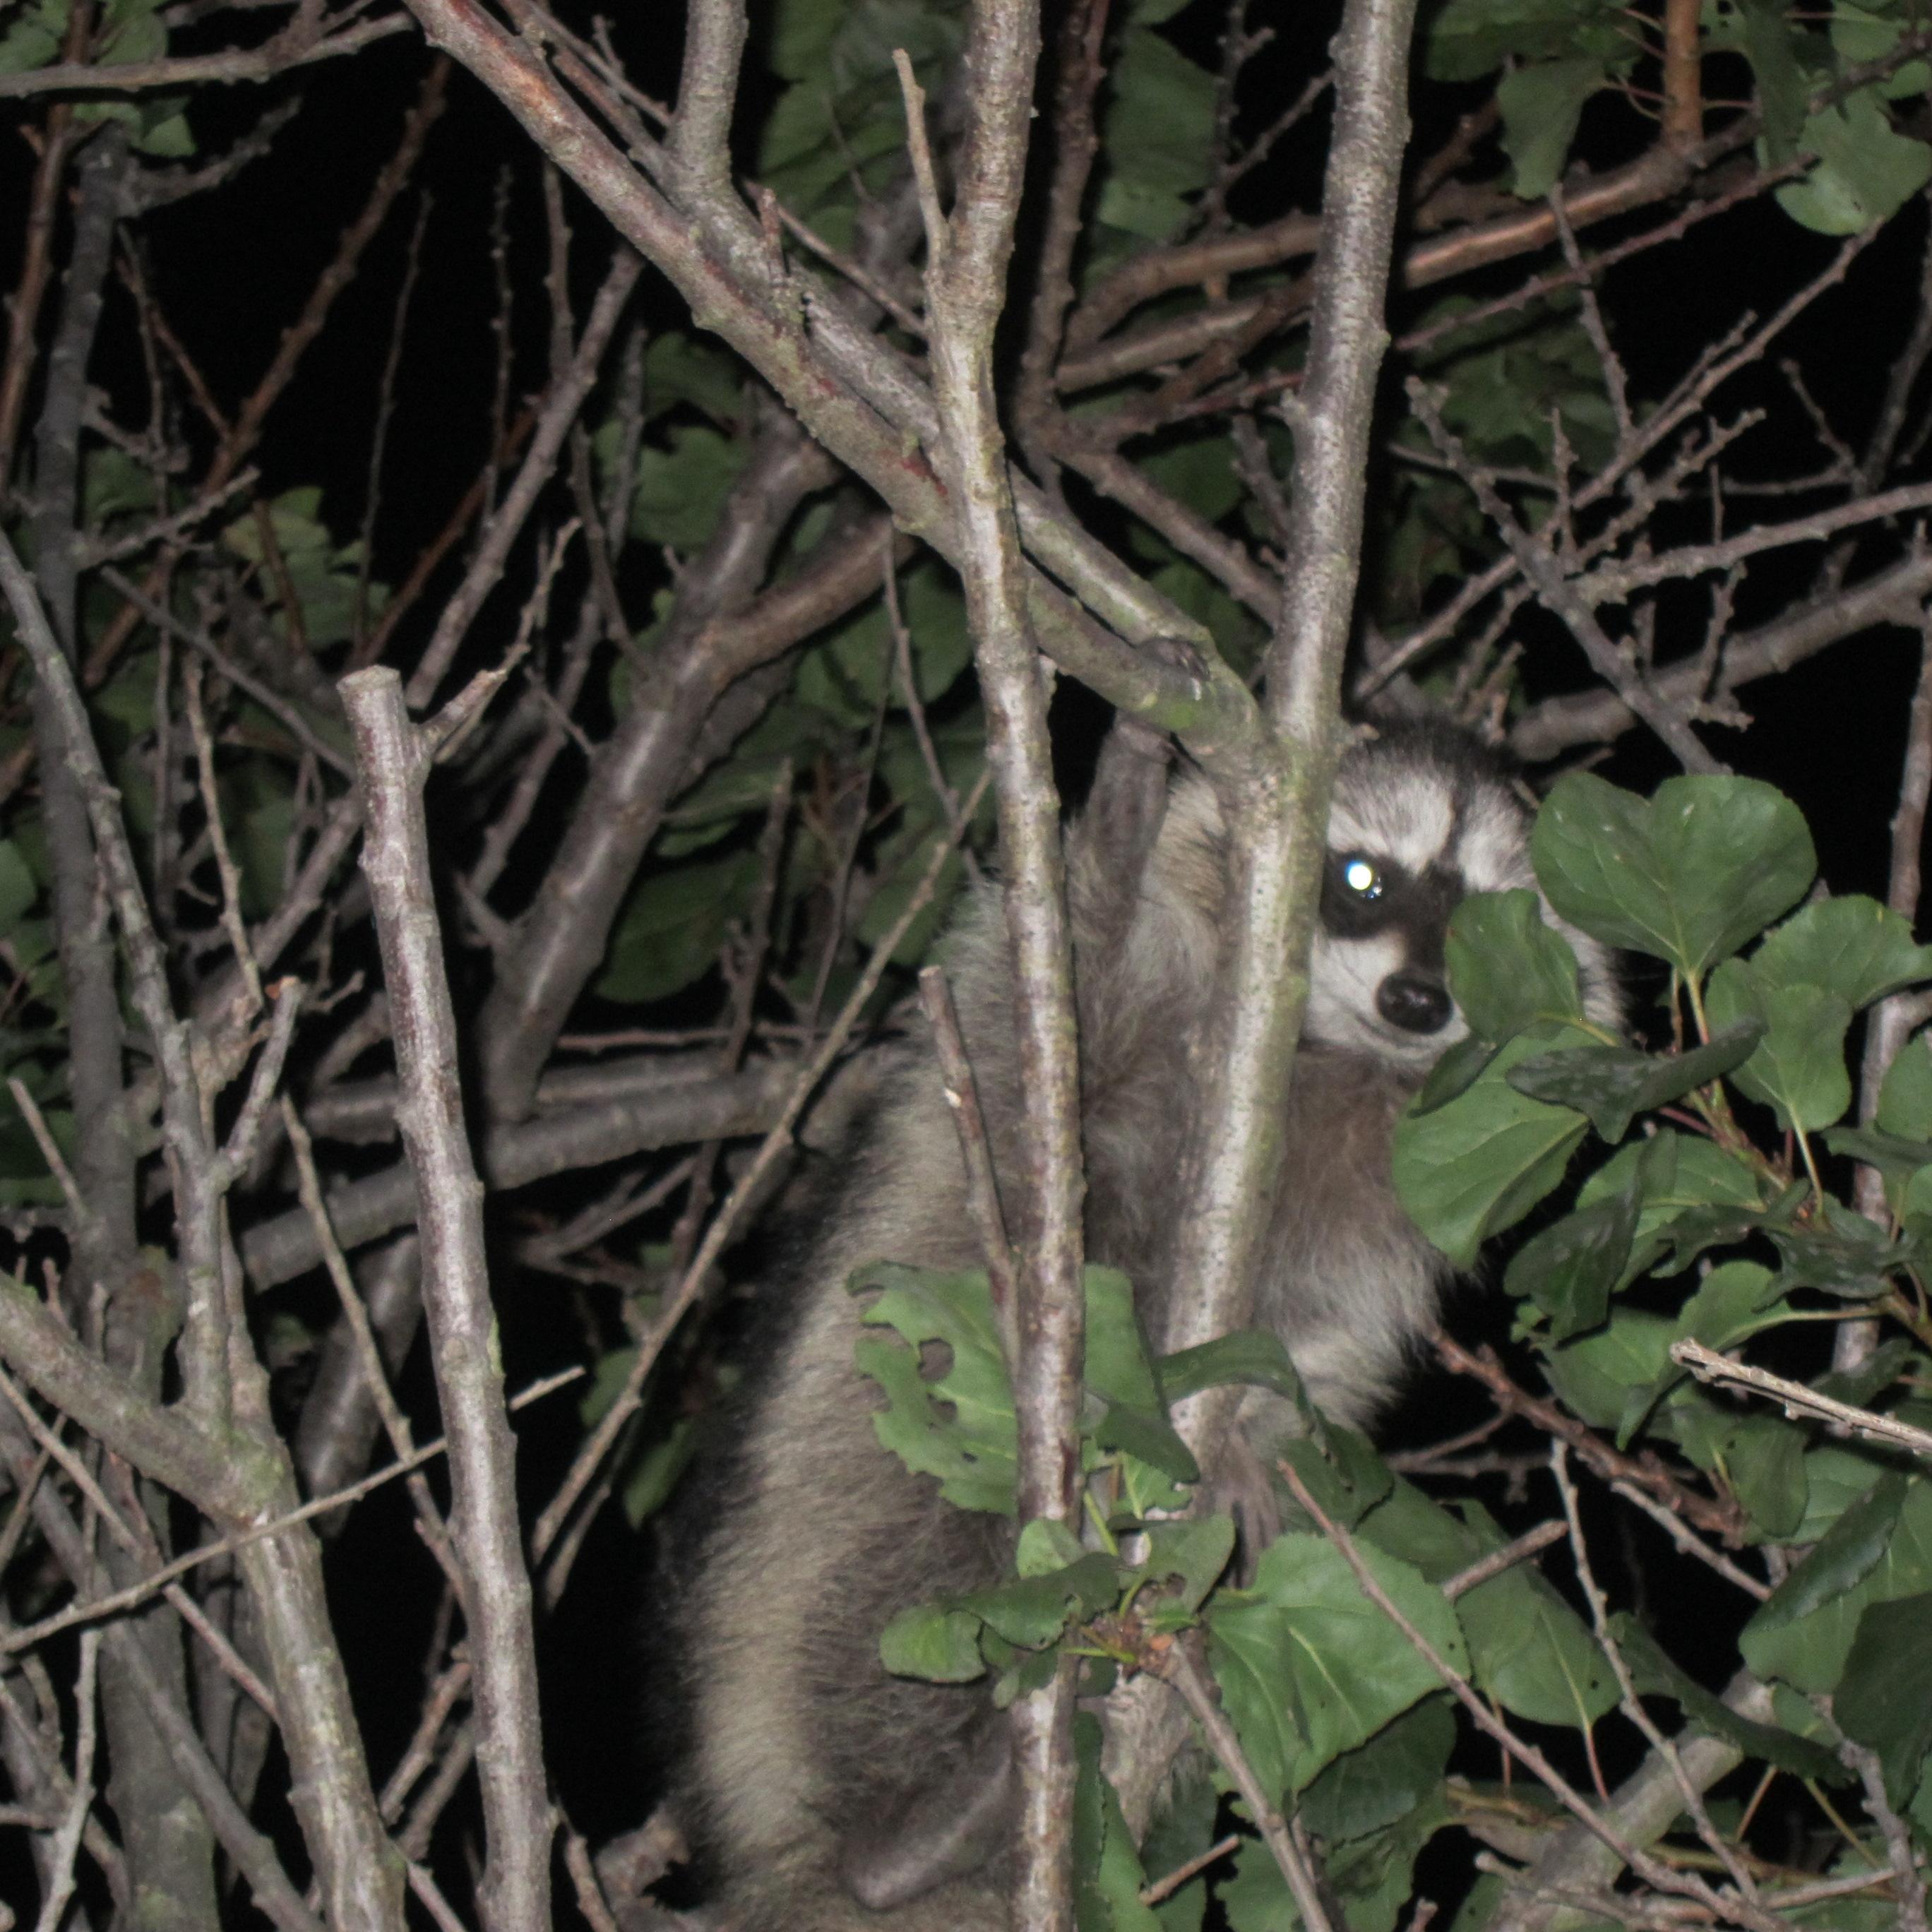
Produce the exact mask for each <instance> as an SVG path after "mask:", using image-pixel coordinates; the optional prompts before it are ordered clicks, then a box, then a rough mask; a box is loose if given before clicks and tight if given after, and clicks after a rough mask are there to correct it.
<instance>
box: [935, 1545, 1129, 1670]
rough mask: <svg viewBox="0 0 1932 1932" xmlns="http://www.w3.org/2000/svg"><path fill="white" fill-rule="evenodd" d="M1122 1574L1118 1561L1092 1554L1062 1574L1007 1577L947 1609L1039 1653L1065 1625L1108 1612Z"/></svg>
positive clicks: (1118, 1591)
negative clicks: (974, 1619) (973, 1619)
mask: <svg viewBox="0 0 1932 1932" xmlns="http://www.w3.org/2000/svg"><path fill="white" fill-rule="evenodd" d="M1121 1574H1122V1573H1121V1562H1120V1559H1118V1557H1114V1556H1109V1555H1107V1553H1106V1552H1105V1551H1104V1550H1092V1551H1090V1552H1089V1553H1088V1554H1087V1555H1085V1556H1082V1557H1081V1558H1080V1559H1079V1561H1078V1562H1073V1563H1070V1564H1068V1565H1067V1566H1066V1568H1064V1569H1061V1570H1049V1571H1047V1572H1046V1574H1044V1575H1043V1576H1034V1577H1013V1578H1010V1579H1009V1580H1007V1582H1006V1583H1001V1584H998V1585H997V1586H995V1588H993V1589H990V1590H975V1591H973V1592H971V1593H969V1594H968V1595H965V1596H959V1597H950V1598H947V1607H948V1608H949V1609H950V1610H956V1611H964V1612H965V1613H967V1614H968V1616H973V1617H977V1619H979V1620H980V1622H983V1623H986V1624H989V1625H992V1628H994V1629H995V1631H998V1633H999V1634H1000V1635H1001V1637H1004V1638H1005V1639H1006V1640H1007V1643H1011V1644H1017V1645H1019V1646H1020V1647H1021V1648H1022V1649H1025V1650H1040V1649H1044V1648H1045V1646H1047V1645H1048V1644H1050V1643H1053V1642H1054V1641H1055V1640H1056V1639H1058V1637H1059V1636H1060V1634H1061V1632H1062V1631H1064V1630H1065V1629H1066V1628H1067V1625H1068V1624H1069V1623H1070V1622H1082V1623H1084V1622H1085V1621H1086V1620H1087V1619H1088V1618H1090V1617H1092V1616H1097V1614H1098V1613H1100V1611H1102V1610H1110V1609H1112V1607H1113V1606H1114V1605H1115V1604H1116V1603H1118V1601H1120V1597H1121Z"/></svg>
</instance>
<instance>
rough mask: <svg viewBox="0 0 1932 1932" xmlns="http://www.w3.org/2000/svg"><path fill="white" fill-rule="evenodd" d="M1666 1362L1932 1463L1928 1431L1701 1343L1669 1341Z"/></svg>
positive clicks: (1787, 1411)
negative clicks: (1907, 1450)
mask: <svg viewBox="0 0 1932 1932" xmlns="http://www.w3.org/2000/svg"><path fill="white" fill-rule="evenodd" d="M1670 1358H1671V1360H1672V1361H1674V1362H1679V1363H1681V1364H1682V1365H1683V1366H1684V1367H1685V1368H1687V1369H1688V1370H1690V1371H1691V1373H1692V1374H1693V1375H1694V1376H1696V1377H1697V1379H1698V1380H1699V1381H1700V1382H1716V1383H1719V1384H1723V1385H1729V1386H1730V1387H1731V1388H1741V1389H1745V1390H1748V1391H1749V1392H1750V1393H1751V1394H1753V1395H1755V1396H1760V1397H1763V1398H1764V1399H1765V1400H1767V1401H1770V1402H1775V1403H1781V1404H1782V1405H1783V1407H1784V1412H1785V1414H1786V1415H1787V1416H1791V1417H1794V1418H1795V1417H1796V1416H1799V1415H1811V1416H1817V1417H1820V1418H1823V1420H1824V1421H1827V1422H1831V1423H1835V1424H1837V1425H1838V1427H1840V1428H1841V1429H1843V1430H1849V1431H1850V1432H1851V1433H1853V1434H1855V1435H1858V1436H1863V1437H1864V1439H1866V1440H1867V1442H1885V1443H1889V1444H1890V1445H1892V1446H1893V1447H1894V1448H1900V1449H1909V1451H1911V1452H1912V1454H1913V1455H1915V1456H1923V1457H1926V1458H1927V1460H1932V1430H1925V1429H1918V1428H1915V1427H1913V1426H1912V1424H1910V1423H1909V1422H1900V1421H1897V1420H1896V1419H1895V1418H1894V1417H1891V1416H1889V1415H1879V1413H1878V1412H1876V1410H1875V1409H1855V1408H1853V1407H1852V1405H1851V1404H1850V1403H1848V1402H1840V1401H1839V1400H1838V1399H1837V1397H1834V1396H1829V1395H1820V1394H1819V1393H1818V1391H1817V1390H1816V1389H1810V1388H1806V1387H1805V1385H1804V1384H1803V1383H1802V1382H1787V1380H1786V1379H1785V1378H1784V1376H1775V1375H1773V1374H1772V1373H1771V1372H1770V1370H1768V1369H1759V1368H1754V1367H1752V1366H1751V1364H1750V1363H1748V1362H1739V1361H1733V1359H1732V1358H1730V1356H1729V1355H1720V1354H1719V1353H1718V1351H1717V1350H1716V1349H1707V1348H1706V1346H1704V1344H1703V1343H1702V1342H1696V1341H1691V1340H1688V1339H1687V1340H1684V1341H1682V1342H1673V1343H1672V1344H1671V1346H1670Z"/></svg>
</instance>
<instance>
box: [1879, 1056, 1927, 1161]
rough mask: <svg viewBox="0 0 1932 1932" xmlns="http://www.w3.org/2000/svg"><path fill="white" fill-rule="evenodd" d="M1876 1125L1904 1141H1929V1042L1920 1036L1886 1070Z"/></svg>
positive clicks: (1894, 1057)
mask: <svg viewBox="0 0 1932 1932" xmlns="http://www.w3.org/2000/svg"><path fill="white" fill-rule="evenodd" d="M1878 1124H1879V1126H1880V1127H1882V1128H1883V1129H1884V1130H1885V1132H1886V1133H1888V1134H1897V1135H1898V1136H1900V1138H1901V1139H1905V1140H1912V1141H1932V1040H1928V1039H1927V1037H1926V1036H1925V1035H1924V1034H1922V1033H1920V1034H1913V1035H1912V1037H1911V1038H1910V1039H1909V1040H1907V1041H1906V1043H1905V1044H1904V1045H1903V1046H1901V1047H1900V1049H1898V1052H1897V1053H1896V1054H1895V1055H1893V1057H1892V1062H1891V1065H1890V1066H1889V1067H1887V1068H1886V1069H1885V1079H1884V1082H1883V1083H1882V1085H1880V1087H1879V1090H1878ZM1928 1158H1932V1155H1928Z"/></svg>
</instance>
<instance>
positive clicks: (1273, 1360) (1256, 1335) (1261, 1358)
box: [1159, 1328, 1306, 1403]
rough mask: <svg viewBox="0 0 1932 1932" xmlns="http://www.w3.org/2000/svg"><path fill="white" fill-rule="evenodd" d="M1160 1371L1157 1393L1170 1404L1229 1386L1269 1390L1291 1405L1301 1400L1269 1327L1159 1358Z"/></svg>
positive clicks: (1286, 1355)
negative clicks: (1232, 1383) (1234, 1383)
mask: <svg viewBox="0 0 1932 1932" xmlns="http://www.w3.org/2000/svg"><path fill="white" fill-rule="evenodd" d="M1159 1373H1160V1388H1161V1393H1162V1394H1163V1395H1164V1396H1165V1397H1166V1398H1167V1400H1168V1401H1169V1402H1170V1403H1176V1402H1182V1401H1184V1400H1186V1399H1187V1397H1189V1396H1191V1395H1199V1394H1200V1393H1201V1391H1202V1390H1203V1389H1210V1388H1221V1387H1222V1386H1223V1385H1225V1384H1227V1383H1230V1382H1240V1383H1245V1384H1247V1385H1249V1386H1250V1387H1253V1388H1265V1389H1271V1390H1272V1391H1274V1394H1277V1395H1280V1396H1286V1397H1288V1399H1289V1400H1290V1401H1291V1402H1295V1403H1301V1402H1304V1401H1305V1400H1306V1397H1304V1395H1303V1394H1302V1388H1301V1377H1300V1376H1298V1375H1297V1374H1296V1373H1295V1364H1294V1363H1293V1362H1292V1361H1291V1360H1290V1359H1289V1353H1288V1351H1287V1349H1286V1348H1285V1347H1283V1345H1282V1340H1281V1337H1280V1336H1279V1335H1277V1334H1275V1333H1274V1331H1273V1330H1272V1329H1269V1328H1236V1329H1233V1330H1231V1331H1229V1333H1228V1334H1226V1335H1217V1336H1216V1337H1214V1340H1212V1341H1211V1342H1202V1343H1199V1345H1198V1346H1196V1347H1194V1348H1192V1349H1181V1351H1180V1352H1178V1354H1176V1355H1163V1357H1162V1358H1161V1359H1160V1369H1159Z"/></svg>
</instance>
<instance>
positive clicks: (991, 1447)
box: [850, 1262, 1019, 1516]
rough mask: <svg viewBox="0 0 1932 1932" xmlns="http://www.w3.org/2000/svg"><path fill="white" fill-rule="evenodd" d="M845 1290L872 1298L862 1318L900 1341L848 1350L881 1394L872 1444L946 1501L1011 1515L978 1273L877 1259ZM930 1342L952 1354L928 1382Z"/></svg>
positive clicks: (987, 1299) (996, 1345) (1005, 1412)
mask: <svg viewBox="0 0 1932 1932" xmlns="http://www.w3.org/2000/svg"><path fill="white" fill-rule="evenodd" d="M850 1287H851V1291H852V1292H853V1294H854V1295H868V1294H876V1295H877V1301H874V1302H873V1304H871V1307H868V1308H867V1309H866V1310H865V1313H864V1316H863V1317H862V1319H863V1320H864V1321H865V1322H867V1323H868V1324H870V1325H875V1326H881V1327H886V1328H891V1329H892V1330H893V1331H895V1333H896V1334H898V1337H900V1338H901V1339H900V1340H899V1341H897V1342H892V1341H888V1340H886V1339H885V1338H884V1337H877V1338H874V1337H870V1336H867V1337H862V1338H861V1340H859V1342H858V1343H857V1344H856V1346H855V1347H854V1349H853V1359H854V1361H856V1363H857V1364H858V1366H859V1369H860V1370H862V1372H863V1373H865V1374H866V1375H868V1376H871V1378H872V1379H873V1380H874V1382H877V1384H878V1385H879V1386H880V1388H882V1389H883V1390H884V1391H885V1392H886V1399H887V1407H886V1409H885V1410H884V1411H883V1412H882V1413H881V1414H880V1415H876V1416H874V1418H873V1419H872V1427H873V1428H874V1430H875V1431H876V1432H877V1435H878V1438H879V1440H880V1442H881V1443H883V1445H885V1447H886V1448H888V1449H889V1450H890V1451H892V1453H893V1454H894V1455H895V1456H897V1457H898V1458H899V1460H901V1462H902V1463H904V1465H905V1466H906V1467H907V1469H910V1470H911V1471H912V1472H913V1474H914V1475H926V1476H936V1477H937V1478H938V1479H939V1492H940V1494H941V1496H944V1498H945V1499H946V1500H947V1502H950V1503H953V1504H955V1505H957V1506H958V1507H959V1508H961V1509H971V1510H984V1511H990V1512H992V1513H995V1514H1000V1515H1003V1516H1010V1515H1012V1514H1013V1508H1014V1504H1013V1476H1014V1469H1015V1466H1016V1461H1017V1458H1018V1455H1019V1448H1018V1436H1017V1433H1016V1427H1015V1424H1014V1421H1013V1392H1012V1391H1011V1389H1010V1388H1009V1386H1008V1385H1007V1369H1006V1362H1005V1360H1004V1358H1003V1357H1002V1355H1001V1352H1000V1339H999V1330H998V1325H997V1324H996V1323H995V1321H994V1319H993V1301H992V1292H991V1291H990V1290H989V1289H988V1287H987V1286H986V1274H985V1271H983V1270H977V1271H967V1272H962V1273H959V1274H950V1275H949V1274H940V1273H938V1271H929V1270H925V1269H919V1268H904V1267H901V1266H900V1265H899V1264H898V1263H897V1262H874V1263H873V1264H872V1265H871V1266H869V1267H867V1268H861V1269H859V1271H858V1272H857V1273H856V1274H854V1275H853V1277H852V1280H851V1283H850ZM926 1343H942V1344H943V1345H944V1347H945V1349H946V1350H947V1354H948V1355H949V1357H950V1360H949V1361H948V1362H947V1367H946V1370H945V1373H944V1374H943V1375H941V1376H937V1377H935V1378H934V1379H931V1380H928V1379H926V1377H924V1376H922V1375H921V1374H920V1373H919V1351H920V1349H922V1347H923V1346H925V1345H926Z"/></svg>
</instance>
